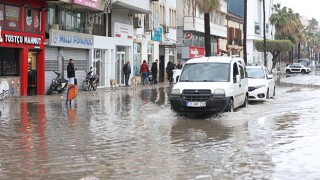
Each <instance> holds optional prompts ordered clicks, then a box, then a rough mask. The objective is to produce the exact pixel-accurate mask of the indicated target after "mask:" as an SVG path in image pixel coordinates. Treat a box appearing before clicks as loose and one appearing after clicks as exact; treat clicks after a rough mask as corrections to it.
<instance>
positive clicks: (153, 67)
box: [151, 59, 158, 84]
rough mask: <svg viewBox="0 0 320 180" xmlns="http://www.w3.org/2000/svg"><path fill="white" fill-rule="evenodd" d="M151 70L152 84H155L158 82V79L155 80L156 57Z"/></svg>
mask: <svg viewBox="0 0 320 180" xmlns="http://www.w3.org/2000/svg"><path fill="white" fill-rule="evenodd" d="M151 72H152V80H153V84H157V83H158V81H157V75H158V59H156V61H155V62H153V63H152V66H151Z"/></svg>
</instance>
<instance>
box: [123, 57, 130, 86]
mask: <svg viewBox="0 0 320 180" xmlns="http://www.w3.org/2000/svg"><path fill="white" fill-rule="evenodd" d="M122 71H123V73H124V80H125V84H126V86H129V84H128V82H129V78H130V74H131V66H130V61H127V63H126V64H124V65H123V68H122Z"/></svg>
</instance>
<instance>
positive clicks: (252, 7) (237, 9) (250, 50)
mask: <svg viewBox="0 0 320 180" xmlns="http://www.w3.org/2000/svg"><path fill="white" fill-rule="evenodd" d="M247 3H248V7H247V11H248V12H247V63H248V64H253V65H255V64H264V57H263V53H261V52H258V51H257V50H256V48H255V47H254V41H255V40H263V29H264V28H263V4H262V1H261V0H248V2H247ZM265 3H266V4H265V7H266V8H265V13H266V28H265V29H266V37H267V39H274V28H273V27H272V26H271V24H270V21H269V19H270V16H271V14H272V5H273V0H270V1H265ZM228 11H229V12H231V13H233V14H235V15H238V16H241V17H242V18H243V17H244V0H228ZM267 58H268V60H267V62H268V67H269V66H271V58H272V57H271V54H268V57H267Z"/></svg>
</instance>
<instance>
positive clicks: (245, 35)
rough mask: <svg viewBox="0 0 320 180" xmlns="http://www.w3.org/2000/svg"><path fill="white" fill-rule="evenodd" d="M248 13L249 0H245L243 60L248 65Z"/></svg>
mask: <svg viewBox="0 0 320 180" xmlns="http://www.w3.org/2000/svg"><path fill="white" fill-rule="evenodd" d="M247 12H248V0H244V18H243V19H244V22H243V59H244V62H245V63H246V64H247V63H248V59H247V19H248V16H247Z"/></svg>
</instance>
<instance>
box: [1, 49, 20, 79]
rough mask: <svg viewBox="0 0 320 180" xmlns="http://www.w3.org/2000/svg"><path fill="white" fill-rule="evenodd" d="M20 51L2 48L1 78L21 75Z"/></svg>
mask: <svg viewBox="0 0 320 180" xmlns="http://www.w3.org/2000/svg"><path fill="white" fill-rule="evenodd" d="M19 51H20V50H19V49H14V48H0V57H1V59H0V76H18V75H19V74H20V53H19Z"/></svg>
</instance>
